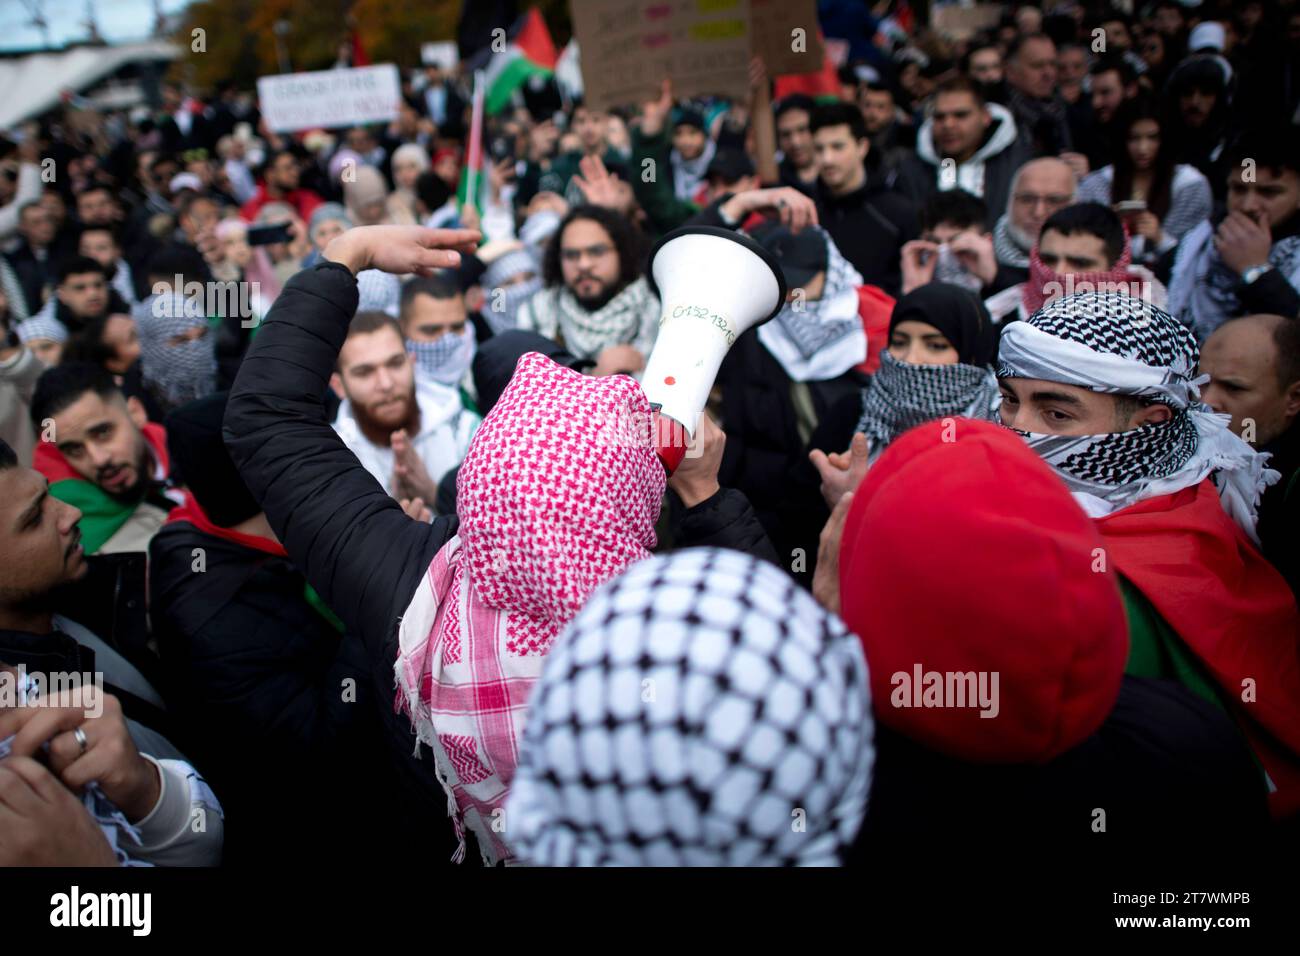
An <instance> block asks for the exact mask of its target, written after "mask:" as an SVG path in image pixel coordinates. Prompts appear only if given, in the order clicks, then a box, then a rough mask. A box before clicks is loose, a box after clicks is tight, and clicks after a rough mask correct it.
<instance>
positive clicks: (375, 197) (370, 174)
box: [343, 163, 393, 226]
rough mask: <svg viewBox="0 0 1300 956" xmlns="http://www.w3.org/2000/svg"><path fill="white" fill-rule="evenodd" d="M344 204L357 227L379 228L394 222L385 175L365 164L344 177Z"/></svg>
mask: <svg viewBox="0 0 1300 956" xmlns="http://www.w3.org/2000/svg"><path fill="white" fill-rule="evenodd" d="M343 202H344V204H345V205H346V206H347V208H348V215H349V216H351V218H352V222H353V224H354V225H357V226H378V225H383V224H385V223H391V222H392V221H393V219H392V214H391V211H390V210H389V208H388V184H387V183H385V182H384V174H383V173H381V172H380V171H379V170H377V169H375V167H373V166H367V165H365V164H364V163H363V164H361V165H358V166H357V167H356V168H355V169H353V170H352V176H350V177H349V176H346V175H345V176H344V177H343Z"/></svg>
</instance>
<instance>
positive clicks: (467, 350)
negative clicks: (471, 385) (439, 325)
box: [406, 322, 478, 387]
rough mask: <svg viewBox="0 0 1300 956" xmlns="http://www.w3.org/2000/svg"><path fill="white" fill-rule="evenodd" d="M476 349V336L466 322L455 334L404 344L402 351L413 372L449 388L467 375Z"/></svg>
mask: <svg viewBox="0 0 1300 956" xmlns="http://www.w3.org/2000/svg"><path fill="white" fill-rule="evenodd" d="M477 348H478V334H477V333H476V332H475V331H474V323H473V322H466V323H465V328H463V329H461V330H460V331H459V332H453V331H451V330H448V331H446V332H444V333H443V334H442V335H440V336H438V338H436V339H435V340H434V341H432V342H417V341H415V339H407V340H406V351H407V352H408V353H410V356H411V359H412V360H413V361H414V362H415V370H416V371H417V372H418V373H419V374H420V375H422V376H423V377H425V378H428V379H431V380H432V381H435V382H441V383H442V384H443V385H451V386H453V387H454V386H456V385H458V384H459V383H460V380H461V379H462V378H464V377H465V373H466V372H468V371H469V367H470V363H471V362H473V361H474V352H475V350H476V349H477Z"/></svg>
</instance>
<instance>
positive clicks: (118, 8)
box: [0, 0, 190, 50]
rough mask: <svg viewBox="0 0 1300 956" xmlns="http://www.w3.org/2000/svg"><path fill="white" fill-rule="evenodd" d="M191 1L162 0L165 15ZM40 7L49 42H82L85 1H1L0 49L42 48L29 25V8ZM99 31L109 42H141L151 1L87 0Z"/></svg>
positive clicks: (148, 23) (41, 37)
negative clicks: (48, 33)
mask: <svg viewBox="0 0 1300 956" xmlns="http://www.w3.org/2000/svg"><path fill="white" fill-rule="evenodd" d="M189 3H190V0H162V8H163V12H164V13H175V12H176V11H178V10H181V9H184V8H185V7H186V6H188V5H189ZM33 6H39V7H40V8H41V12H42V13H43V15H44V17H45V20H46V21H47V22H48V23H49V25H50V27H49V29H50V43H51V44H52V45H53V46H56V47H57V46H62V45H64V44H66V43H70V42H73V41H76V40H84V39H86V36H87V31H86V26H85V23H86V0H0V49H5V50H14V49H29V48H31V47H39V46H44V45H45V36H44V34H43V33H42V32H41V31H40V30H39V29H37V28H36V27H34V26H32V25H31V19H32V14H31V8H32V7H33ZM90 6H91V7H93V8H94V11H95V20H96V21H97V22H98V23H99V32H100V34H102V35H103V37H104V39H105V40H107V41H108V42H110V43H113V42H115V41H122V40H140V39H144V38H146V37H148V36H150V35H151V33H152V31H153V18H154V10H153V0H90Z"/></svg>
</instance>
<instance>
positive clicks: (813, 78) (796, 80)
mask: <svg viewBox="0 0 1300 956" xmlns="http://www.w3.org/2000/svg"><path fill="white" fill-rule="evenodd" d="M818 35H819V36H820V34H818ZM824 40H825V38H824V37H823V41H824ZM822 47H823V49H825V42H823V44H822ZM795 93H802V94H804V95H805V96H811V97H812V98H813V99H814V100H817V101H818V102H819V103H828V102H837V101H838V100H839V98H840V74H839V71H838V70H836V69H835V64H834V63H833V62H831V58H830V57H829V56H827V55H825V54H824V53H823V54H822V68H821V69H820V70H816V71H814V72H812V73H785V74H783V75H781V76H778V77H777V78H776V79H775V81H774V82H773V88H772V99H774V100H781V99H784V98H785V97H787V96H791V95H793V94H795Z"/></svg>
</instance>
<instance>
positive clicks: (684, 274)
mask: <svg viewBox="0 0 1300 956" xmlns="http://www.w3.org/2000/svg"><path fill="white" fill-rule="evenodd" d="M649 273H650V286H651V288H652V289H654V291H655V292H656V294H657V295H658V296H659V302H660V309H661V311H660V314H659V335H658V337H657V338H656V339H655V344H654V348H653V349H651V351H650V358H649V359H648V360H647V361H646V367H645V371H644V372H643V373H642V375H641V387H642V388H643V389H644V390H645V393H646V397H647V398H649V399H650V406H651V408H653V409H654V411H655V413H656V422H655V439H656V448H655V450H656V451H657V452H658V454H659V460H660V461H662V462H663V464H664V468H665V469H667V471H668V473H669V474H670V475H671V474H672V473H673V472H674V471H675V470H676V469H677V466H678V465H679V464H681V461H682V458H683V457H685V455H686V446H687V445H688V444H689V443H690V439H691V437H693V436H694V434H695V429H696V426H697V425H698V424H699V420H700V414H701V413H702V412H703V411H704V406H705V403H706V402H707V401H708V399H709V390H710V389H712V388H713V381H714V379H715V378H717V376H718V369H719V368H720V367H721V365H722V360H723V359H724V358H725V357H726V355H727V351H728V350H729V349H730V348H731V346H733V345H734V344H735V343H736V340H737V339H738V338H740V336H741V335H742V334H744V333H745V332H746V331H748V330H749V329H752V328H753V327H754V326H756V325H761V324H762V323H764V322H766V321H767V320H768V319H771V318H772V317H773V316H775V315H776V314H777V313H778V312H780V311H781V306H782V305H783V304H784V303H785V293H786V287H785V276H784V275H783V274H782V272H781V266H780V264H779V263H778V262H777V260H776V258H775V257H774V256H773V255H772V254H771V253H770V252H768V251H767V250H766V249H764V248H763V247H762V246H760V245H759V244H758V243H757V242H755V241H754V240H753V239H751V238H749V237H748V236H746V235H744V234H742V233H738V232H733V231H732V230H730V229H719V228H717V227H714V226H685V227H683V228H681V229H675V230H673V231H672V232H670V233H668V234H667V235H666V236H664V237H663V238H662V239H660V240H659V241H658V242H657V243H656V244H655V247H654V249H652V250H651V252H650V268H649Z"/></svg>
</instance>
